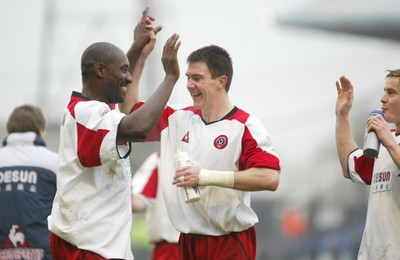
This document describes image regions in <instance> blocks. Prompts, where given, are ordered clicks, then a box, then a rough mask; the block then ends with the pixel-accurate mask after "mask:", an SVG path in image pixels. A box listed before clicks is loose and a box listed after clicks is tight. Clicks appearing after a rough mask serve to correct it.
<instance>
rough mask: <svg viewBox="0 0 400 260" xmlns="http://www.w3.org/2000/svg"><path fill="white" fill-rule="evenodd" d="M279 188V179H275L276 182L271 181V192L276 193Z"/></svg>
mask: <svg viewBox="0 0 400 260" xmlns="http://www.w3.org/2000/svg"><path fill="white" fill-rule="evenodd" d="M278 186H279V177H276V178H274V180H272V181H270V184H269V190H270V191H276V190H277V189H278Z"/></svg>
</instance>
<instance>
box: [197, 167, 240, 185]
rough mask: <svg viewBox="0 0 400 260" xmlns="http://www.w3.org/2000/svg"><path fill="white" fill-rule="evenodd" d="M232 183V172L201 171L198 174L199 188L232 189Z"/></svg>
mask: <svg viewBox="0 0 400 260" xmlns="http://www.w3.org/2000/svg"><path fill="white" fill-rule="evenodd" d="M234 182H235V175H234V171H211V170H205V169H201V170H200V173H199V186H208V185H214V186H219V187H224V188H231V189H232V188H233V185H234Z"/></svg>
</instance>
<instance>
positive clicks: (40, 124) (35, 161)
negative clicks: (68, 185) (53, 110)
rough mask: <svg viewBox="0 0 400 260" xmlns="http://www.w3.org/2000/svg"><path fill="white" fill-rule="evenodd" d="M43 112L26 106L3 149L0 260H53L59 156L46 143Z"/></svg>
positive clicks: (11, 122) (14, 118) (13, 119)
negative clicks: (51, 219)
mask: <svg viewBox="0 0 400 260" xmlns="http://www.w3.org/2000/svg"><path fill="white" fill-rule="evenodd" d="M45 126H46V121H45V118H44V116H43V113H42V111H41V109H40V108H38V107H34V106H31V105H22V106H19V107H17V108H15V109H14V111H13V112H12V113H11V115H10V117H9V119H8V122H7V132H8V135H7V137H6V138H5V139H4V140H3V146H4V147H2V148H0V259H2V260H6V259H10V260H13V259H25V260H28V259H51V253H50V246H49V236H50V233H49V230H48V227H47V216H48V215H50V212H51V207H52V203H53V198H54V195H55V193H56V174H55V170H56V165H57V154H56V153H55V152H53V151H50V150H49V149H47V148H46V144H45V142H44V140H43V139H42V138H43V136H44V133H45Z"/></svg>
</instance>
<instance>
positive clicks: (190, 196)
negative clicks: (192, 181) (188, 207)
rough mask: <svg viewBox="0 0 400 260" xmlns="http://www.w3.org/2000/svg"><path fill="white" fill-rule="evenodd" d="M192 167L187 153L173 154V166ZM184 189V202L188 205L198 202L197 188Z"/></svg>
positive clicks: (188, 187)
mask: <svg viewBox="0 0 400 260" xmlns="http://www.w3.org/2000/svg"><path fill="white" fill-rule="evenodd" d="M189 165H193V163H192V161H191V160H190V158H189V155H188V154H187V152H183V151H181V150H178V152H177V153H176V154H175V166H176V168H177V169H178V168H181V167H184V166H189ZM183 188H184V189H185V196H186V197H185V201H186V202H188V203H191V202H196V201H199V200H200V190H199V188H198V187H190V186H187V187H183Z"/></svg>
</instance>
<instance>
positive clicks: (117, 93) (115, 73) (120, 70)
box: [102, 54, 132, 104]
mask: <svg viewBox="0 0 400 260" xmlns="http://www.w3.org/2000/svg"><path fill="white" fill-rule="evenodd" d="M102 66H103V67H104V69H103V72H104V80H105V86H104V92H105V96H106V99H107V103H114V104H116V103H122V102H123V101H124V100H125V96H126V89H127V87H128V85H129V84H130V83H131V82H132V76H131V74H130V73H129V62H128V58H127V57H126V55H125V54H120V55H118V56H117V57H116V58H115V60H114V61H112V62H110V63H109V64H107V65H105V64H102Z"/></svg>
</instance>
